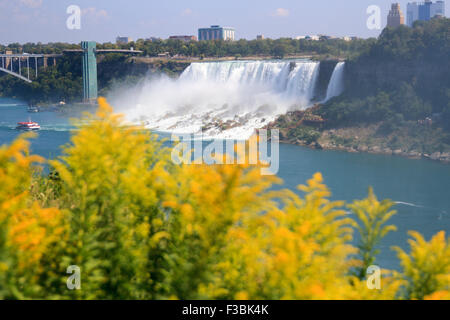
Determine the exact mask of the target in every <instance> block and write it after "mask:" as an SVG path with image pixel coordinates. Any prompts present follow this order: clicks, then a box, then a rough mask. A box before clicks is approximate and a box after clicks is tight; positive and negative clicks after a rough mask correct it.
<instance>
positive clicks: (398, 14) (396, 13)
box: [387, 3, 405, 28]
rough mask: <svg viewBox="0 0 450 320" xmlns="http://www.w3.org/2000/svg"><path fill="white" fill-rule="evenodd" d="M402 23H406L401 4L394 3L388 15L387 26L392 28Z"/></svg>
mask: <svg viewBox="0 0 450 320" xmlns="http://www.w3.org/2000/svg"><path fill="white" fill-rule="evenodd" d="M402 24H405V17H404V16H403V13H402V10H401V9H400V4H398V3H393V4H392V6H391V10H390V11H389V15H388V17H387V26H388V27H390V28H396V27H398V26H400V25H402Z"/></svg>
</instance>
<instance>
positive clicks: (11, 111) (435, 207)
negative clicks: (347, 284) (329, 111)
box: [0, 98, 450, 268]
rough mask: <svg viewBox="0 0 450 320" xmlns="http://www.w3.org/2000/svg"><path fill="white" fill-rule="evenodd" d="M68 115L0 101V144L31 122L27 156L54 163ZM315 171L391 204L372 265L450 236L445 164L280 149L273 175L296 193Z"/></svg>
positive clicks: (331, 182)
mask: <svg viewBox="0 0 450 320" xmlns="http://www.w3.org/2000/svg"><path fill="white" fill-rule="evenodd" d="M70 116H71V115H67V114H60V113H55V112H40V113H31V114H30V113H27V110H26V106H25V105H24V104H21V103H20V102H17V101H15V100H11V99H4V98H0V145H3V144H8V143H11V142H12V141H13V140H14V139H15V138H16V137H17V136H18V135H19V133H20V132H18V131H17V130H15V126H16V123H17V122H19V121H26V120H28V118H29V117H31V120H33V121H37V122H39V123H40V125H41V127H42V129H41V130H40V131H39V133H38V136H37V137H36V138H35V139H33V140H32V144H31V149H32V152H33V153H35V154H39V155H41V156H43V157H46V158H54V157H56V156H58V155H59V154H60V147H61V146H62V145H64V144H66V143H68V142H69V140H70V135H71V129H72V127H71V125H70V121H69V117H70ZM315 172H321V173H322V174H323V176H324V178H325V182H326V184H327V185H328V186H329V187H330V189H331V191H332V193H333V195H332V199H335V200H346V201H352V200H354V199H361V198H363V197H365V196H366V195H367V188H368V187H369V186H372V187H373V188H374V190H375V193H376V195H377V196H378V198H379V199H384V198H389V199H392V200H393V201H395V202H396V203H397V204H396V205H395V209H396V210H397V211H398V213H397V215H395V216H394V217H393V218H392V219H391V221H390V222H391V223H393V224H395V225H396V226H397V227H398V231H396V232H392V233H390V234H389V235H388V236H387V237H386V238H385V239H384V241H383V242H382V245H381V247H380V249H381V254H380V255H379V257H378V260H377V264H378V265H380V266H381V267H382V268H398V262H397V259H396V254H395V253H394V252H393V251H392V250H390V247H391V246H394V245H398V246H400V247H403V248H407V247H408V245H407V238H408V237H407V232H408V230H416V231H419V232H421V233H422V234H424V235H425V236H426V238H427V239H428V238H429V237H430V236H432V235H433V234H435V233H436V232H438V231H440V230H444V231H446V232H447V233H448V232H450V165H446V164H442V163H439V162H433V161H429V160H413V159H406V158H401V157H397V156H385V155H373V154H358V153H356V154H354V153H345V152H339V151H324V150H312V149H308V148H305V147H300V146H294V145H284V144H283V145H281V146H280V170H279V173H278V175H279V177H281V178H282V179H283V180H284V185H283V186H284V187H286V188H289V189H292V190H294V191H296V192H299V191H297V190H296V186H297V185H298V184H303V183H305V181H306V180H307V179H309V178H311V176H312V175H313V174H314V173H315Z"/></svg>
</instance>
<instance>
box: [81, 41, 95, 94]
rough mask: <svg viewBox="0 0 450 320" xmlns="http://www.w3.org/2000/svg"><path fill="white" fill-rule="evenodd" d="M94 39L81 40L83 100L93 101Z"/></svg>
mask: <svg viewBox="0 0 450 320" xmlns="http://www.w3.org/2000/svg"><path fill="white" fill-rule="evenodd" d="M96 47H97V44H96V42H95V41H83V42H81V48H82V49H83V100H84V102H93V101H95V100H96V99H97V95H98V86H97V57H96V51H95V49H96Z"/></svg>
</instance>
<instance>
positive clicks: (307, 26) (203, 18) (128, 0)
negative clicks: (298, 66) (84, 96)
mask: <svg viewBox="0 0 450 320" xmlns="http://www.w3.org/2000/svg"><path fill="white" fill-rule="evenodd" d="M392 2H394V1H390V0H345V1H344V0H277V1H269V0H257V1H256V0H221V1H218V0H159V1H154V0H0V29H1V30H2V31H1V33H0V43H2V44H7V43H11V42H21V43H23V42H39V41H40V42H44V43H46V42H54V41H64V42H80V41H81V40H95V41H99V42H108V41H111V42H113V41H115V38H116V37H117V36H118V35H121V36H130V37H132V38H133V39H138V38H148V37H150V36H158V37H162V38H167V37H168V36H169V35H176V34H177V35H178V34H192V35H197V29H198V28H199V27H207V26H209V25H211V24H220V25H223V26H232V27H235V28H236V38H237V39H240V38H246V39H254V38H255V37H256V35H257V34H264V35H265V36H266V37H270V38H279V37H295V36H298V35H307V34H319V33H321V34H329V35H335V36H344V35H349V36H353V35H355V36H360V37H371V36H378V34H379V33H380V30H369V29H368V28H367V27H366V21H367V18H368V15H367V14H366V9H367V7H368V6H369V5H373V4H375V5H379V6H380V7H381V9H382V24H383V27H384V26H385V24H386V15H387V13H388V10H389V7H390V4H391V3H392ZM398 2H400V4H401V6H402V10H403V12H404V14H405V15H406V3H407V2H408V1H398ZM69 5H78V6H79V7H80V8H81V9H82V11H83V14H82V20H81V23H82V25H81V30H68V29H67V28H66V20H67V18H68V15H67V14H66V9H67V7H68V6H69ZM449 7H450V3H447V8H446V10H447V12H446V15H447V16H449Z"/></svg>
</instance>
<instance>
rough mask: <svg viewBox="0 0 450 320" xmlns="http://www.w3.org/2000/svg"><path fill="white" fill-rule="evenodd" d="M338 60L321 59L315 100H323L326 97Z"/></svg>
mask: <svg viewBox="0 0 450 320" xmlns="http://www.w3.org/2000/svg"><path fill="white" fill-rule="evenodd" d="M338 62H339V61H337V60H325V61H320V67H319V77H318V80H317V86H316V90H315V93H314V100H316V101H321V100H323V99H325V97H326V95H327V88H328V84H329V83H330V79H331V75H332V74H333V71H334V68H335V67H336V65H337V63H338Z"/></svg>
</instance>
